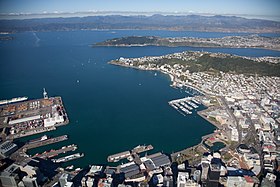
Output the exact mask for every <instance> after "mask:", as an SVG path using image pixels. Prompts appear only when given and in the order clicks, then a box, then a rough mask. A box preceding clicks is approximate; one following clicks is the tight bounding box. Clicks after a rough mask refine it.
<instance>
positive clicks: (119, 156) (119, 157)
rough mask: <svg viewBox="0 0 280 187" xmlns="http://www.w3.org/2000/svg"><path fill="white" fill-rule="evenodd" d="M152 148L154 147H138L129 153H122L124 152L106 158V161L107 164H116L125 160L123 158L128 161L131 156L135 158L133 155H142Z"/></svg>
mask: <svg viewBox="0 0 280 187" xmlns="http://www.w3.org/2000/svg"><path fill="white" fill-rule="evenodd" d="M153 148H154V147H153V146H152V145H147V146H146V145H138V146H136V147H134V148H133V149H132V150H130V151H124V152H121V153H116V154H113V155H110V156H108V158H107V161H108V162H118V161H120V160H122V159H125V158H127V159H130V158H132V155H133V157H134V158H135V155H137V154H139V153H142V152H146V151H149V150H152V149H153Z"/></svg>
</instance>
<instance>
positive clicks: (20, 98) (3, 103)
mask: <svg viewBox="0 0 280 187" xmlns="http://www.w3.org/2000/svg"><path fill="white" fill-rule="evenodd" d="M27 99H28V97H16V98H12V99H10V100H7V99H6V100H1V101H0V105H6V104H10V103H16V102H20V101H25V100H27Z"/></svg>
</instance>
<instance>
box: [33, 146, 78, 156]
mask: <svg viewBox="0 0 280 187" xmlns="http://www.w3.org/2000/svg"><path fill="white" fill-rule="evenodd" d="M76 149H78V147H77V145H74V144H72V145H69V146H64V147H62V148H60V149H57V150H54V149H52V150H50V151H45V152H44V153H41V154H39V153H37V154H35V155H34V156H33V157H39V158H42V159H47V158H52V157H55V156H57V155H59V154H62V153H67V152H70V151H75V150H76Z"/></svg>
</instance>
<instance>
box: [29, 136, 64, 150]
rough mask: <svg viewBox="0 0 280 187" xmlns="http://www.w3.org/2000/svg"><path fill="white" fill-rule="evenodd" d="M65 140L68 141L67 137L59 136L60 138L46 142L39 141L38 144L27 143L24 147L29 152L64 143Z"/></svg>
mask: <svg viewBox="0 0 280 187" xmlns="http://www.w3.org/2000/svg"><path fill="white" fill-rule="evenodd" d="M65 140H68V136H67V135H63V136H58V137H54V138H48V139H46V140H42V141H38V142H29V143H26V144H25V145H24V148H25V149H26V150H28V149H33V148H37V147H41V146H45V145H49V144H54V143H58V142H62V141H65Z"/></svg>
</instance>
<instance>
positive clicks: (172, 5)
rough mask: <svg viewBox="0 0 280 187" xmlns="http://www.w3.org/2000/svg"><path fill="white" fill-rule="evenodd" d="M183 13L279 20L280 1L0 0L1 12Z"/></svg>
mask: <svg viewBox="0 0 280 187" xmlns="http://www.w3.org/2000/svg"><path fill="white" fill-rule="evenodd" d="M83 11H132V12H185V13H194V14H195V13H209V14H231V15H235V14H236V15H238V14H246V15H260V16H264V17H265V16H267V17H280V13H279V12H280V0H0V13H53V12H83Z"/></svg>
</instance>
